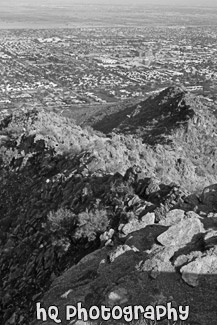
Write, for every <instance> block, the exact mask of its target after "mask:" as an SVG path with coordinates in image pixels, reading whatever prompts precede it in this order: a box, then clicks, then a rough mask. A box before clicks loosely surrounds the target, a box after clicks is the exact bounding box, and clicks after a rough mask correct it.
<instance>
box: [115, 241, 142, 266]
mask: <svg viewBox="0 0 217 325" xmlns="http://www.w3.org/2000/svg"><path fill="white" fill-rule="evenodd" d="M131 250H132V251H134V252H137V251H138V249H137V248H135V247H130V246H128V245H126V244H125V245H120V246H118V247H117V248H116V249H115V250H114V251H113V252H111V253H110V254H109V260H110V262H111V263H112V262H114V261H115V260H116V258H118V257H119V256H120V255H122V254H125V253H126V252H128V251H131Z"/></svg>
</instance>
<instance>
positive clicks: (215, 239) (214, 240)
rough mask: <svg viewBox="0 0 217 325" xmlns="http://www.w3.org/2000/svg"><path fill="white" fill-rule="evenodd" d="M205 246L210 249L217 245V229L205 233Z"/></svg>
mask: <svg viewBox="0 0 217 325" xmlns="http://www.w3.org/2000/svg"><path fill="white" fill-rule="evenodd" d="M203 240H204V247H205V249H210V248H212V247H215V246H216V247H217V230H213V229H211V230H209V231H208V232H207V233H205V235H204V238H203Z"/></svg>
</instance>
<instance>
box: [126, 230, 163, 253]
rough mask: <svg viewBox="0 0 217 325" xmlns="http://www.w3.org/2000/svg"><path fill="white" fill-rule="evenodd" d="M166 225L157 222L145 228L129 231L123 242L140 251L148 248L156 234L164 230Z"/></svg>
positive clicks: (153, 242) (152, 243) (154, 239)
mask: <svg viewBox="0 0 217 325" xmlns="http://www.w3.org/2000/svg"><path fill="white" fill-rule="evenodd" d="M167 229H168V227H165V226H160V225H158V224H154V225H148V226H146V227H145V228H142V229H140V230H137V231H135V232H132V233H130V234H129V235H128V236H127V237H126V241H125V244H126V245H128V246H130V247H132V246H133V247H136V248H137V249H139V250H140V251H146V250H150V249H151V248H152V247H153V245H154V244H155V242H156V238H157V236H159V235H160V234H162V233H163V232H164V231H166V230H167Z"/></svg>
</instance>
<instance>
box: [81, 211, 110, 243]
mask: <svg viewBox="0 0 217 325" xmlns="http://www.w3.org/2000/svg"><path fill="white" fill-rule="evenodd" d="M108 227H109V218H108V216H107V211H106V210H95V211H88V212H87V211H86V212H82V213H80V214H79V215H78V227H77V229H76V233H75V238H77V239H80V238H82V237H83V238H87V239H88V241H93V240H94V239H95V238H96V237H97V235H99V234H101V233H103V232H104V231H106V230H107V229H108Z"/></svg>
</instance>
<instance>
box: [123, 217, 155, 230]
mask: <svg viewBox="0 0 217 325" xmlns="http://www.w3.org/2000/svg"><path fill="white" fill-rule="evenodd" d="M154 222H155V214H154V213H147V214H146V215H144V216H143V217H142V219H141V220H137V219H133V220H131V221H130V222H128V223H127V224H126V225H123V226H121V225H120V227H119V231H122V232H123V233H124V235H128V234H130V233H131V232H133V231H136V230H139V229H141V228H145V227H146V226H148V225H151V224H154Z"/></svg>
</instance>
